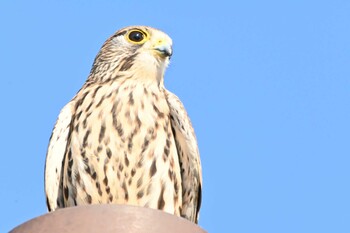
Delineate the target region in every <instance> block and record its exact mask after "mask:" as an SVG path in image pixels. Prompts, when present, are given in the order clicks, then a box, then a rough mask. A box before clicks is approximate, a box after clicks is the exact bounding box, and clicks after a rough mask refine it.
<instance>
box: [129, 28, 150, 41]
mask: <svg viewBox="0 0 350 233" xmlns="http://www.w3.org/2000/svg"><path fill="white" fill-rule="evenodd" d="M127 38H128V39H129V41H131V42H133V43H136V44H140V43H142V42H144V40H145V39H146V38H147V34H146V33H144V32H143V31H140V30H133V31H131V32H129V33H128V35H127Z"/></svg>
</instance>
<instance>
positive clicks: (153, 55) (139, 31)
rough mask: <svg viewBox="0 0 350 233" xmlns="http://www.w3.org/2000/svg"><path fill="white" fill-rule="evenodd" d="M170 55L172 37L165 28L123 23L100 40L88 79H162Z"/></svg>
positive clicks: (102, 80) (159, 80)
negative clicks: (114, 31)
mask: <svg viewBox="0 0 350 233" xmlns="http://www.w3.org/2000/svg"><path fill="white" fill-rule="evenodd" d="M171 55H172V40H171V38H170V37H169V36H168V35H167V34H165V33H164V32H161V31H159V30H157V29H154V28H151V27H146V26H131V27H126V28H123V29H120V30H119V31H117V32H116V33H115V34H114V35H112V36H111V37H110V38H109V39H107V41H106V42H105V43H104V44H103V46H102V48H101V50H100V51H99V53H98V55H97V56H96V58H95V61H94V64H93V67H92V69H91V73H90V76H89V80H90V81H100V82H104V81H110V80H115V79H117V78H134V79H139V80H141V81H142V80H144V81H158V83H162V79H163V75H164V71H165V69H166V67H167V65H168V64H169V59H170V57H171Z"/></svg>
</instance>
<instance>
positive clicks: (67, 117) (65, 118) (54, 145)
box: [45, 102, 73, 211]
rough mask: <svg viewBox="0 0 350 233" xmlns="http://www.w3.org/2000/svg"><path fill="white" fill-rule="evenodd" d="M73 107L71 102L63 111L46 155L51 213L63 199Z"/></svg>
mask: <svg viewBox="0 0 350 233" xmlns="http://www.w3.org/2000/svg"><path fill="white" fill-rule="evenodd" d="M72 105H73V103H72V102H69V103H68V104H67V105H66V106H64V108H63V109H62V110H61V112H60V114H59V116H58V119H57V121H56V125H55V127H54V129H53V132H52V135H51V138H50V143H49V147H48V150H47V155H46V165H45V192H46V198H47V204H48V207H49V210H51V211H52V210H55V209H56V208H57V201H58V200H60V199H61V197H60V195H62V191H61V190H59V189H60V183H61V180H60V179H61V169H62V161H63V158H64V155H65V151H66V146H67V139H68V135H69V130H70V123H71V119H72Z"/></svg>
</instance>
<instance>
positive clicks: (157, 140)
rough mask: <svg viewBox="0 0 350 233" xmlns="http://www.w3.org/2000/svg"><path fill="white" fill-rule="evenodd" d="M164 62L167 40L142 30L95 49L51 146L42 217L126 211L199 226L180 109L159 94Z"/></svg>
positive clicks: (193, 170)
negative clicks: (142, 210)
mask: <svg viewBox="0 0 350 233" xmlns="http://www.w3.org/2000/svg"><path fill="white" fill-rule="evenodd" d="M171 55H172V40H171V39H170V37H169V36H168V35H167V34H165V33H163V32H161V31H159V30H157V29H154V28H151V27H146V26H131V27H126V28H123V29H121V30H119V31H117V32H116V33H115V34H113V35H112V36H111V37H110V38H109V39H107V41H106V42H105V43H104V44H103V45H102V47H101V49H100V51H99V53H98V54H97V56H96V58H95V60H94V63H93V66H92V69H91V71H90V74H89V76H88V78H87V80H86V82H85V84H84V85H83V87H82V88H81V89H80V90H79V91H78V93H77V94H76V95H75V97H74V98H73V99H72V100H71V101H70V102H69V103H68V104H67V105H65V106H64V107H63V109H62V110H61V112H60V114H59V116H58V119H57V122H56V125H55V127H54V129H53V132H52V135H51V138H50V142H49V146H48V151H47V156H46V165H45V192H46V199H47V206H48V209H49V211H54V210H57V209H59V208H64V207H69V206H77V205H89V204H126V205H134V206H142V207H147V208H153V209H159V210H163V211H165V212H167V213H171V214H174V215H177V216H181V217H184V218H186V219H188V220H190V221H192V222H195V223H197V222H198V212H199V208H200V203H201V184H202V174H201V165H200V158H199V151H198V146H197V141H196V136H195V133H194V130H193V127H192V125H191V122H190V119H189V117H188V115H187V112H186V110H185V108H184V106H183V104H182V103H181V101H180V100H179V98H178V97H177V96H176V95H174V94H173V93H171V92H169V91H168V90H166V89H165V87H164V82H163V78H164V73H165V70H166V67H167V66H168V64H169V59H170V57H171Z"/></svg>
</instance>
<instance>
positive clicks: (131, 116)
mask: <svg viewBox="0 0 350 233" xmlns="http://www.w3.org/2000/svg"><path fill="white" fill-rule="evenodd" d="M120 89H121V88H119V90H120ZM96 98H97V100H98V96H97V97H96ZM101 99H102V97H101ZM97 100H91V101H94V102H96V103H94V104H93V105H92V106H94V105H95V104H96V107H95V108H92V107H90V109H89V110H88V111H87V110H86V109H87V108H88V106H89V105H90V104H91V103H88V99H86V100H84V103H83V104H82V105H81V108H82V109H80V110H81V112H83V113H84V112H86V114H81V115H80V116H79V119H78V117H77V116H76V118H75V119H74V124H73V125H75V127H76V125H77V124H79V126H78V127H77V128H78V130H74V131H73V132H72V135H71V138H70V144H69V146H68V149H67V153H66V155H67V157H66V158H67V159H66V162H65V165H66V167H67V173H66V174H65V175H66V176H65V179H64V189H63V191H64V197H65V201H66V205H67V206H71V205H83V204H97V203H118V204H130V205H139V206H146V207H150V208H155V209H162V210H164V211H167V212H169V213H173V214H177V215H180V205H181V202H182V195H181V192H182V190H181V175H180V168H179V161H178V155H177V150H176V146H175V142H174V136H173V134H172V130H171V125H170V124H171V123H170V119H169V108H168V105H167V102H166V99H165V97H164V96H163V93H162V92H160V91H159V92H156V91H152V90H145V89H144V88H143V87H140V88H137V87H136V88H134V89H132V88H130V89H128V90H126V91H125V92H123V93H121V92H120V91H119V92H118V93H116V94H112V95H111V96H110V99H107V98H105V99H104V100H103V101H102V102H101V103H99V102H100V101H97ZM85 102H86V103H85ZM97 105H98V107H97ZM84 107H85V108H84ZM91 109H94V110H93V111H92V110H91ZM80 110H79V107H78V110H77V112H80ZM78 122H81V123H78Z"/></svg>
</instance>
